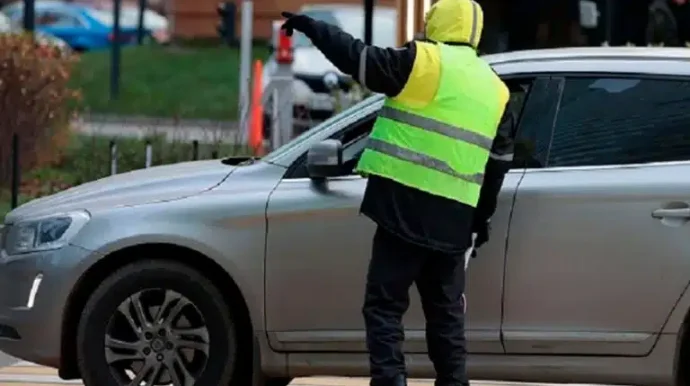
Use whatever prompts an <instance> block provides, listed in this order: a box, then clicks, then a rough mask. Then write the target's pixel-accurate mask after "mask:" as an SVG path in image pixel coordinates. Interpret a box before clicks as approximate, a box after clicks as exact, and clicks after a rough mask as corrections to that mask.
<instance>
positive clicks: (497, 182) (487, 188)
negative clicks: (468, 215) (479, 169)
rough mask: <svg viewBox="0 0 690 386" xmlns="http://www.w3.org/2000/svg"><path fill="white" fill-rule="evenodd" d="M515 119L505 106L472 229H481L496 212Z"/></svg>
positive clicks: (511, 149) (510, 158)
mask: <svg viewBox="0 0 690 386" xmlns="http://www.w3.org/2000/svg"><path fill="white" fill-rule="evenodd" d="M515 124H516V119H515V117H514V115H513V113H512V111H511V109H510V106H507V107H506V109H505V112H504V113H503V118H502V119H501V123H500V124H499V126H498V132H497V133H496V138H495V139H494V142H493V145H492V147H491V153H490V154H489V161H488V162H487V164H486V170H485V172H484V183H483V184H482V189H481V191H480V194H479V203H478V204H477V209H476V211H475V214H474V229H481V227H482V226H486V225H485V224H486V223H487V222H488V221H489V220H490V219H491V216H493V214H494V212H495V211H496V205H497V201H498V193H499V191H500V190H501V186H502V185H503V179H504V178H505V175H506V173H507V172H508V170H510V167H511V165H512V163H513V157H514V151H515V150H514V140H513V139H514V134H515Z"/></svg>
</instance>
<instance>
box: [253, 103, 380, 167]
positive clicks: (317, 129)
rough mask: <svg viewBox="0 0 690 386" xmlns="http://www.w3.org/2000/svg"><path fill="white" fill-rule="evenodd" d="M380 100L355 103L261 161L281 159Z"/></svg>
mask: <svg viewBox="0 0 690 386" xmlns="http://www.w3.org/2000/svg"><path fill="white" fill-rule="evenodd" d="M378 99H380V95H377V96H373V97H369V98H366V99H364V100H363V101H361V102H359V103H356V104H354V105H352V106H351V107H349V108H348V109H346V110H344V111H342V112H340V113H339V114H336V115H334V116H332V117H330V118H328V119H327V120H325V121H323V122H321V123H320V124H318V125H316V126H314V127H312V128H311V129H309V130H307V131H305V132H304V133H302V134H300V135H298V136H297V137H295V139H293V140H292V141H290V142H288V143H286V144H285V145H283V146H281V147H279V148H277V149H275V150H273V151H272V152H270V153H268V154H267V155H266V156H265V157H264V158H263V160H265V161H267V162H271V160H274V159H278V158H280V157H282V156H283V155H285V154H287V153H289V152H290V151H292V149H294V148H296V147H298V146H299V145H301V144H302V143H304V142H305V141H308V140H309V139H310V138H311V137H313V136H314V135H316V134H319V133H320V132H321V131H323V130H325V129H326V128H327V127H328V126H331V125H332V124H334V123H336V122H338V121H340V120H342V119H345V118H347V117H348V116H350V115H352V114H355V113H357V112H359V111H360V110H362V108H364V107H365V106H368V105H370V104H371V103H372V102H373V101H374V100H378Z"/></svg>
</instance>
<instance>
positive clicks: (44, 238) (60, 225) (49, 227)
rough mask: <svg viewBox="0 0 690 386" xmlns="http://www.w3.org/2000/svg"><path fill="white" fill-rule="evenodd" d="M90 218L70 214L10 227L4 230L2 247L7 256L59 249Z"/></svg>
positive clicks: (79, 214) (76, 213)
mask: <svg viewBox="0 0 690 386" xmlns="http://www.w3.org/2000/svg"><path fill="white" fill-rule="evenodd" d="M90 218H91V216H90V215H89V214H88V213H87V212H82V211H80V212H72V213H65V214H60V215H54V216H50V217H43V218H39V219H35V220H30V221H23V222H19V223H17V224H13V225H10V226H8V227H6V228H5V229H4V232H5V237H4V242H3V245H2V249H4V250H5V251H6V252H7V254H9V255H18V254H21V253H29V252H35V251H46V250H51V249H59V248H62V247H63V246H65V244H67V243H68V242H69V241H70V240H71V239H72V237H74V236H75V235H76V234H77V233H78V232H79V231H80V230H81V228H82V227H83V226H84V225H86V223H87V222H88V221H89V219H90Z"/></svg>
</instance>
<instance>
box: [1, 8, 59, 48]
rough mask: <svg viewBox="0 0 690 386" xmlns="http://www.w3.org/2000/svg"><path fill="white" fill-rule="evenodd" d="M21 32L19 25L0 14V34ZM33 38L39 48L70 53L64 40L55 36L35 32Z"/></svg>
mask: <svg viewBox="0 0 690 386" xmlns="http://www.w3.org/2000/svg"><path fill="white" fill-rule="evenodd" d="M22 32H23V28H22V27H21V26H20V25H18V24H16V23H14V22H13V21H12V20H11V19H10V18H9V17H7V16H5V14H3V13H0V34H3V33H22ZM35 38H36V42H37V43H38V44H39V46H46V47H53V48H57V49H58V50H60V51H61V52H62V53H64V54H67V53H69V52H70V51H71V49H70V47H69V45H67V43H66V42H65V41H64V40H62V39H60V38H57V37H55V36H52V35H49V34H46V33H42V32H39V31H35Z"/></svg>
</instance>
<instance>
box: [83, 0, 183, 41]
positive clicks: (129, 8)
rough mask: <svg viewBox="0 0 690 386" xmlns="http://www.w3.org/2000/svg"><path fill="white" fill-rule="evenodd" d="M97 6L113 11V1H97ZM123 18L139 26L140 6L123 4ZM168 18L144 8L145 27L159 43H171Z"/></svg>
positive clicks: (127, 23) (126, 22)
mask: <svg viewBox="0 0 690 386" xmlns="http://www.w3.org/2000/svg"><path fill="white" fill-rule="evenodd" d="M82 1H84V4H88V0H82ZM96 4H97V5H96V8H98V9H100V10H103V11H107V12H109V13H111V12H113V10H112V3H110V2H107V3H96ZM121 15H122V20H123V21H124V23H125V24H126V25H134V26H137V28H138V26H139V7H137V6H135V5H131V4H122V8H121ZM169 24H170V23H169V22H168V19H167V18H166V17H165V16H163V15H161V14H159V13H158V12H156V11H154V10H151V9H145V10H144V29H145V30H146V31H149V32H150V37H151V38H152V39H153V40H154V41H155V42H156V43H158V44H168V43H170V30H169V28H170V26H169Z"/></svg>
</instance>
